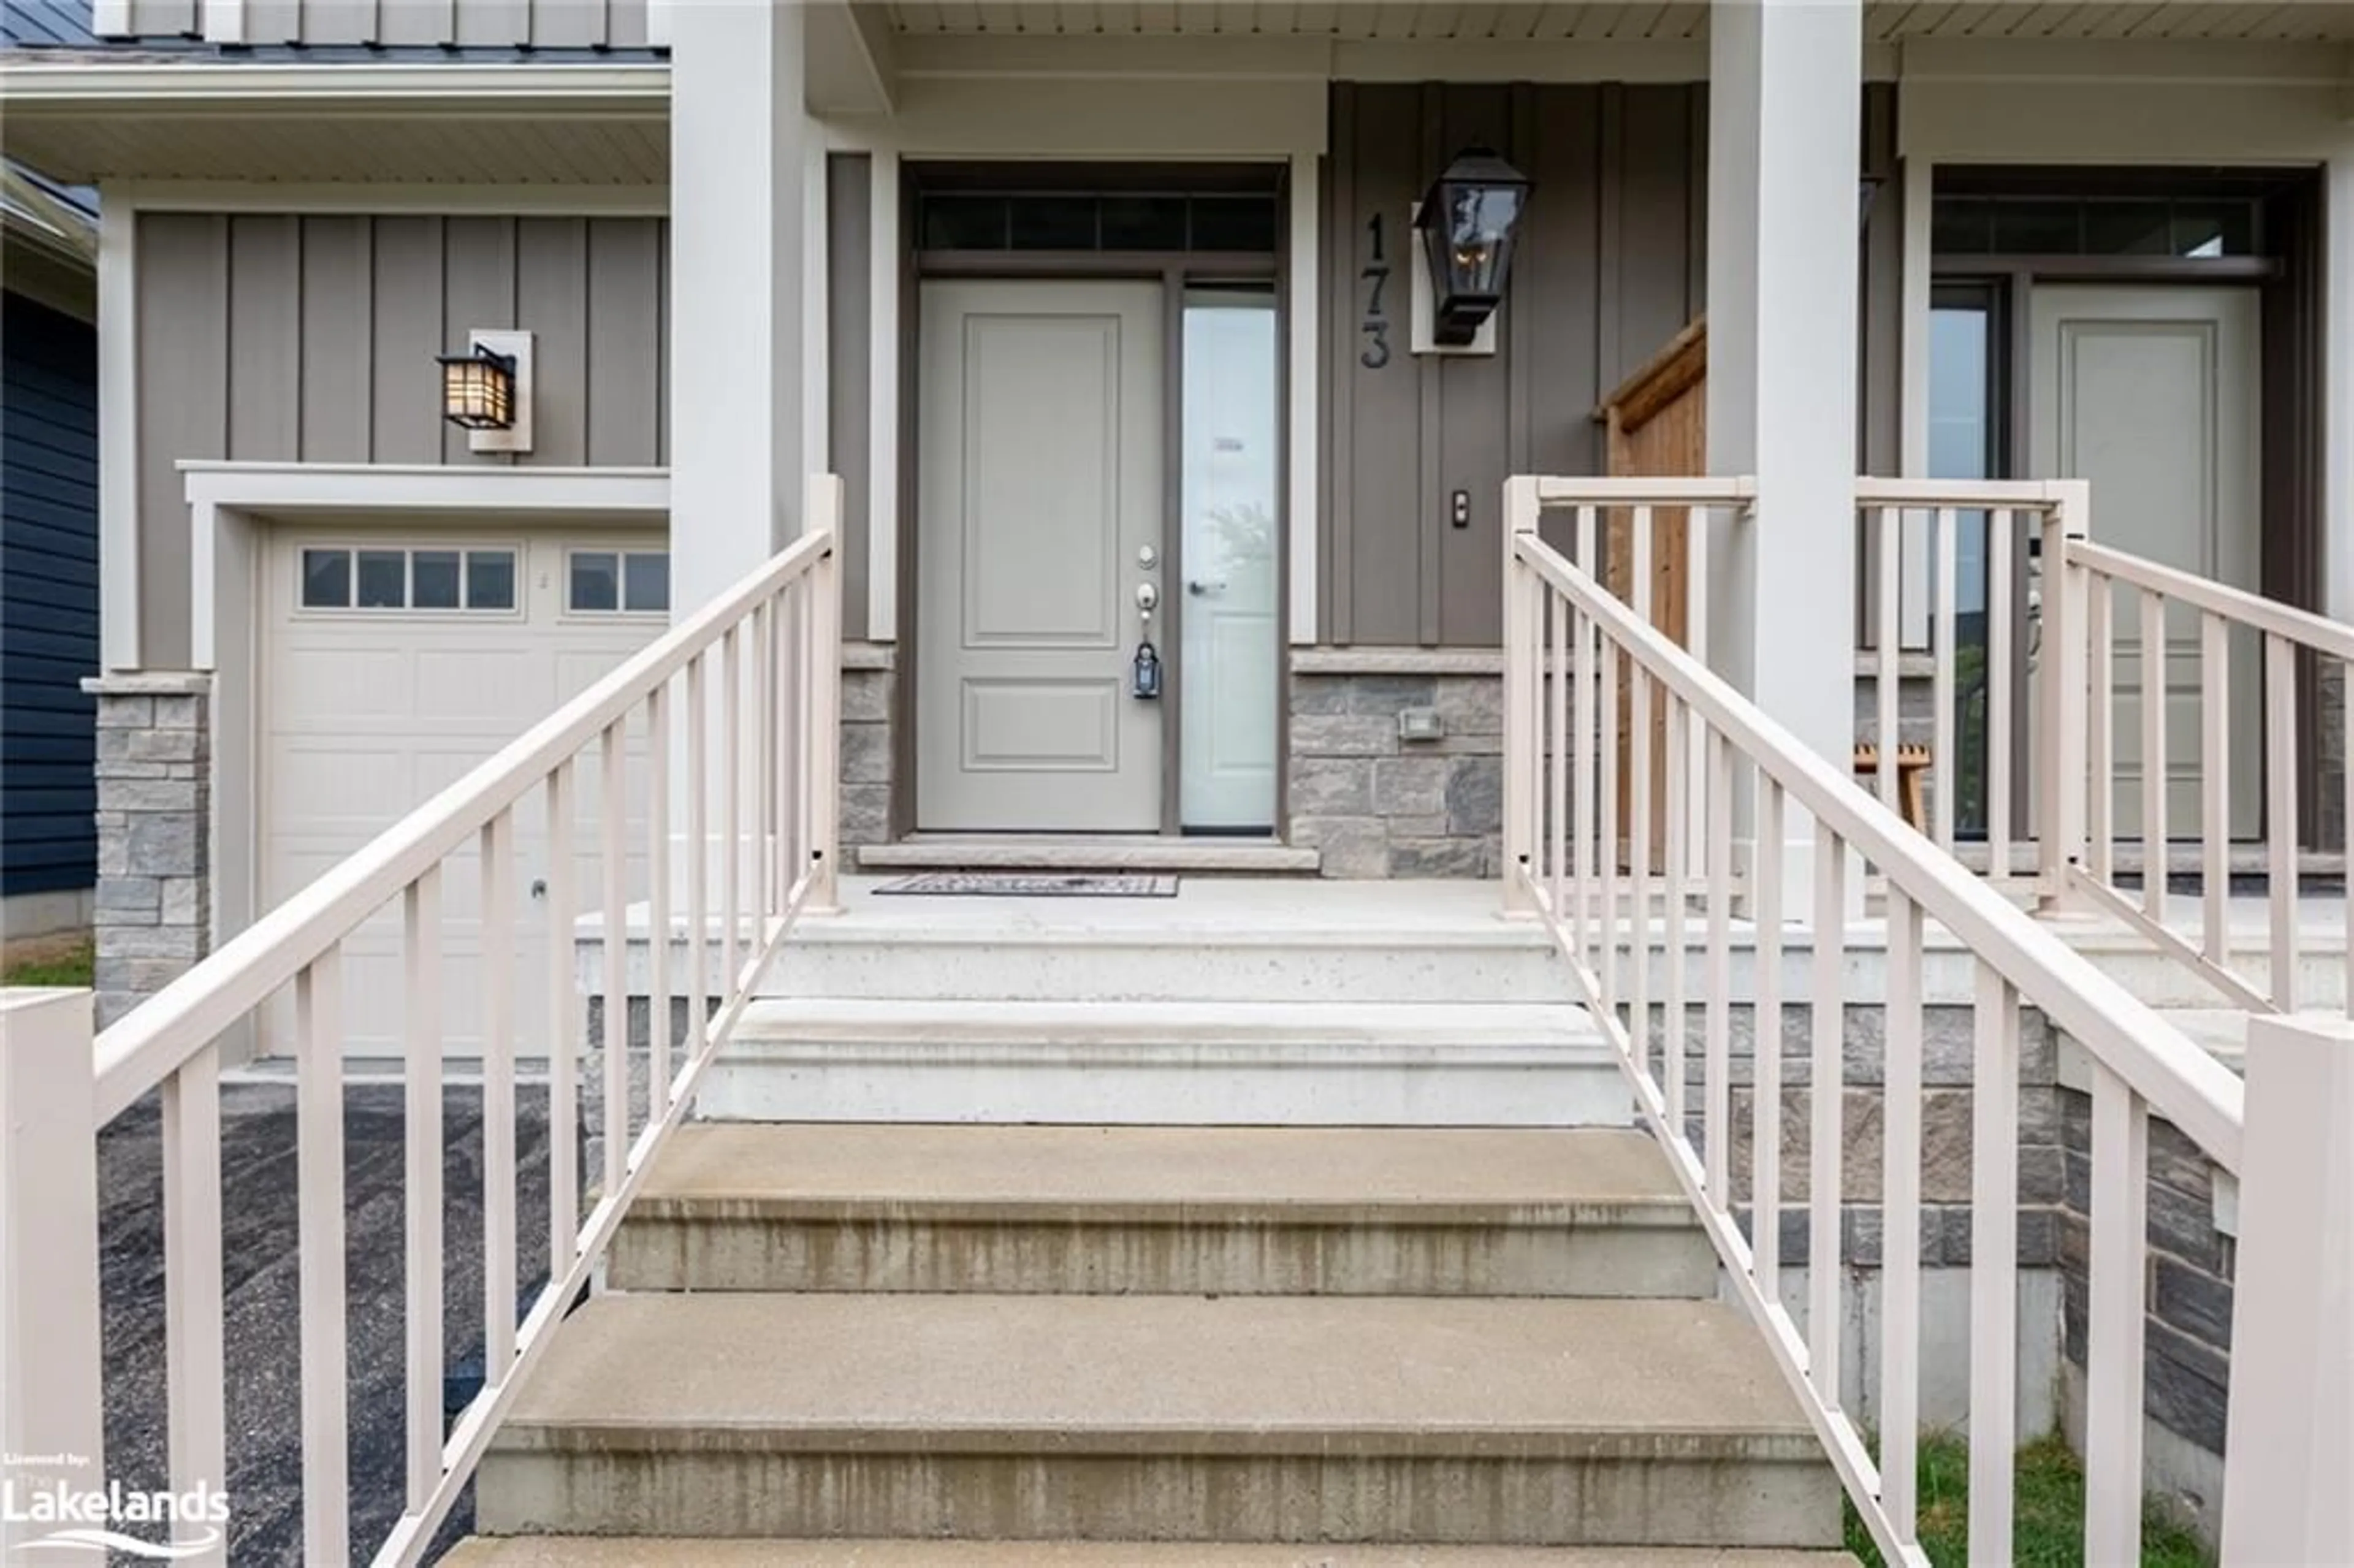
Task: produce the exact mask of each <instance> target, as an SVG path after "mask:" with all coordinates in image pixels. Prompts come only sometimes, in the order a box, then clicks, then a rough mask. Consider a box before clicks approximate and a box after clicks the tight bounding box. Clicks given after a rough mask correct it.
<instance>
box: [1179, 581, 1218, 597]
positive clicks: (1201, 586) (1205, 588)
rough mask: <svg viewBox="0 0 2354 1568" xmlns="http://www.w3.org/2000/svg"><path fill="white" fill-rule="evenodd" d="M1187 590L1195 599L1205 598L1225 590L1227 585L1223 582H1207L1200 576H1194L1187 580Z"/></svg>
mask: <svg viewBox="0 0 2354 1568" xmlns="http://www.w3.org/2000/svg"><path fill="white" fill-rule="evenodd" d="M1185 591H1186V592H1187V593H1190V594H1192V595H1193V597H1194V598H1195V599H1204V598H1207V597H1208V596H1209V595H1211V594H1214V593H1224V592H1225V591H1226V585H1225V583H1223V582H1215V583H1205V582H1204V581H1203V580H1202V579H1201V578H1199V577H1193V578H1189V579H1188V580H1187V581H1186V584H1185Z"/></svg>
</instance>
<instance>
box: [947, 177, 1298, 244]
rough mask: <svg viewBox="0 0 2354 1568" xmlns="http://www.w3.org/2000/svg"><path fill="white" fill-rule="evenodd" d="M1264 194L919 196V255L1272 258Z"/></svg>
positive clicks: (1271, 216)
mask: <svg viewBox="0 0 2354 1568" xmlns="http://www.w3.org/2000/svg"><path fill="white" fill-rule="evenodd" d="M1278 232H1280V226H1279V224H1278V207H1277V199H1276V196H1275V193H1274V192H1272V191H1239V192H1237V191H1222V192H1217V193H1214V194H1212V193H1201V192H1183V191H1134V192H1123V193H1117V194H1100V193H1094V192H1084V191H1032V192H1023V191H970V190H946V191H927V192H926V193H924V195H923V196H922V198H921V201H920V203H919V206H918V208H917V233H918V234H919V235H920V236H921V245H922V248H923V249H926V250H985V251H986V250H998V251H1025V250H1026V251H1040V250H1054V251H1090V250H1110V251H1172V252H1173V251H1207V252H1219V253H1224V254H1227V255H1273V254H1274V253H1275V249H1276V237H1277V235H1278Z"/></svg>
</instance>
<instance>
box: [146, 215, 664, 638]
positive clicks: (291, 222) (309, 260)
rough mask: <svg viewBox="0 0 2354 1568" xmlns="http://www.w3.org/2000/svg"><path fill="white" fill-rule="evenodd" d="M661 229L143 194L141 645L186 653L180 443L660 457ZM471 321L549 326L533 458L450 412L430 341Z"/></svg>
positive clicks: (194, 454) (544, 457) (262, 449)
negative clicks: (197, 209) (155, 205)
mask: <svg viewBox="0 0 2354 1568" xmlns="http://www.w3.org/2000/svg"><path fill="white" fill-rule="evenodd" d="M667 246H668V234H667V225H666V224H665V223H664V221H663V219H660V218H656V217H610V218H578V217H526V218H513V217H278V216H272V215H268V214H256V215H239V216H236V217H223V216H218V215H214V214H196V213H151V214H147V215H144V216H143V217H141V218H140V219H139V228H138V239H137V249H138V259H137V273H138V290H139V314H138V321H139V326H138V339H139V361H140V366H141V377H140V386H139V392H138V407H139V513H140V567H141V580H142V585H143V588H142V597H143V604H142V606H141V652H142V658H143V661H144V662H145V663H146V664H147V665H149V666H150V667H151V668H157V669H164V668H171V667H173V666H175V665H177V664H182V663H185V662H186V660H187V657H188V514H187V507H186V503H185V501H184V500H183V499H182V496H183V489H182V484H181V479H180V475H179V474H178V472H177V471H176V469H175V464H177V463H178V462H179V461H181V460H183V459H186V458H230V459H235V460H239V461H303V462H376V463H432V462H447V463H497V462H509V461H520V462H523V463H527V464H534V465H540V466H571V465H599V466H638V465H644V464H653V463H660V462H663V461H666V459H667V450H666V443H665V441H664V439H663V418H662V404H663V386H664V379H663V378H664V362H665V358H666V355H667V332H666V320H665V314H664V303H663V291H664V288H665V285H666V281H667V278H666V271H665V268H666V261H665V255H666V251H667ZM474 327H520V328H524V329H526V330H528V331H530V332H531V333H533V334H535V336H534V354H535V370H536V380H535V395H534V397H533V426H534V429H533V437H534V440H533V450H531V452H530V453H528V454H527V455H525V456H524V457H521V458H519V459H510V458H502V457H493V456H489V455H482V456H477V455H475V454H474V453H472V452H470V451H469V450H467V448H466V440H465V437H464V434H463V432H461V431H459V430H457V429H453V428H451V426H449V425H446V424H444V423H443V422H442V419H441V417H440V385H439V380H438V377H437V376H436V373H435V371H434V368H433V363H432V361H433V356H434V355H437V354H442V353H448V352H455V351H458V350H461V349H462V348H463V347H464V346H465V342H466V334H467V331H468V330H469V329H470V328H474Z"/></svg>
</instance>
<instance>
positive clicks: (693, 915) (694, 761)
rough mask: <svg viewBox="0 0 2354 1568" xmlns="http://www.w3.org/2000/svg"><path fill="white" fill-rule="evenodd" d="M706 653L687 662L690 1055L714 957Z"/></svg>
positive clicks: (703, 1021)
mask: <svg viewBox="0 0 2354 1568" xmlns="http://www.w3.org/2000/svg"><path fill="white" fill-rule="evenodd" d="M703 671H704V655H702V654H700V653H698V654H696V655H695V657H694V658H692V659H690V660H688V661H687V662H686V1055H687V1059H688V1060H689V1061H692V1060H694V1059H695V1056H696V1055H697V1054H700V1053H701V1051H702V1049H703V1035H704V1030H705V1027H706V1026H707V1025H708V1024H709V1022H710V1018H711V1014H710V1010H709V1006H708V1003H707V1002H706V1001H705V998H706V997H707V996H708V995H709V987H708V984H707V982H706V980H705V976H704V970H705V965H706V964H707V963H708V962H709V961H710V960H709V958H708V952H707V948H706V946H705V930H706V927H708V926H709V925H710V922H711V900H710V880H711V878H710V870H709V867H710V861H711V839H710V822H709V816H710V810H709V801H708V800H707V799H706V796H707V792H708V791H709V789H710V787H711V774H710V769H709V768H706V767H705V765H704V755H705V744H706V739H707V736H709V734H710V722H709V718H708V716H707V715H706V714H705V711H704V705H705V703H707V702H708V701H709V700H710V693H709V691H708V690H707V689H706V684H707V683H705V680H704V673H703Z"/></svg>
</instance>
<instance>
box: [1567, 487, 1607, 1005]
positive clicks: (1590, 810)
mask: <svg viewBox="0 0 2354 1568" xmlns="http://www.w3.org/2000/svg"><path fill="white" fill-rule="evenodd" d="M1577 538H1578V557H1577V558H1578V564H1579V565H1580V567H1583V568H1585V570H1587V571H1589V572H1590V571H1591V570H1592V569H1593V560H1594V509H1593V508H1592V507H1590V506H1581V507H1579V508H1578V509H1577ZM1570 631H1571V634H1572V646H1571V651H1570V663H1571V677H1570V678H1571V680H1572V682H1573V683H1575V686H1576V688H1577V691H1576V695H1575V706H1576V712H1575V715H1574V717H1573V721H1572V722H1573V723H1574V724H1575V735H1574V736H1573V737H1572V741H1571V750H1572V753H1573V756H1572V758H1571V763H1570V766H1571V768H1572V776H1571V781H1570V802H1569V805H1570V811H1571V826H1570V830H1569V837H1570V846H1571V847H1570V855H1571V866H1570V880H1571V881H1572V882H1574V883H1575V884H1576V891H1575V894H1574V895H1573V896H1574V898H1575V924H1574V926H1573V931H1574V934H1575V947H1576V949H1577V951H1578V952H1580V953H1585V952H1587V951H1589V940H1590V939H1594V927H1595V926H1596V923H1597V921H1598V919H1599V911H1598V909H1597V908H1596V902H1595V877H1596V869H1597V868H1596V865H1595V859H1594V857H1595V848H1596V843H1595V836H1594V834H1595V829H1594V823H1595V810H1596V809H1595V802H1594V746H1595V725H1596V718H1595V707H1594V639H1595V630H1594V626H1593V624H1592V623H1591V622H1590V621H1588V620H1586V619H1585V617H1584V616H1582V615H1580V616H1573V617H1572V618H1571V623H1570ZM1594 967H1595V968H1596V969H1597V970H1599V969H1601V967H1602V966H1601V965H1599V964H1596V965H1595V966H1594Z"/></svg>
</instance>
